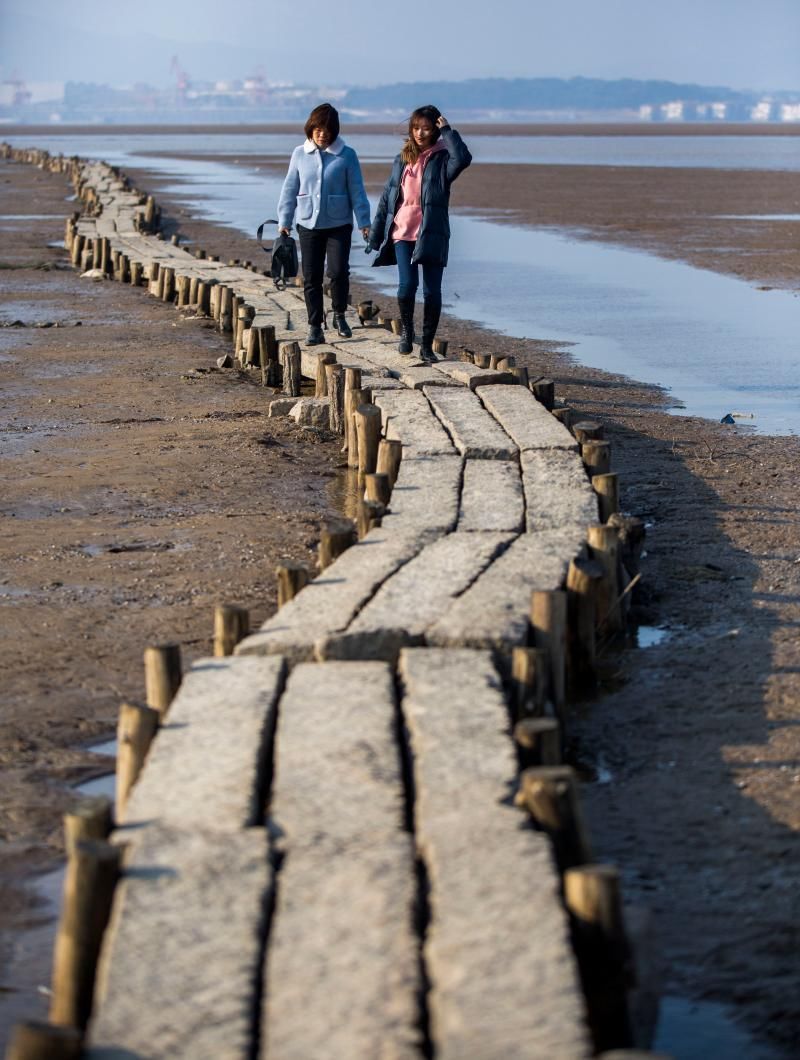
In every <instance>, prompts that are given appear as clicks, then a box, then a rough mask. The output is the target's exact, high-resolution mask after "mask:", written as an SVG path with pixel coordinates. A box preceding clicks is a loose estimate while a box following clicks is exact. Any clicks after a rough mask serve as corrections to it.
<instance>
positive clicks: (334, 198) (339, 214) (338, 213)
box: [328, 195, 352, 222]
mask: <svg viewBox="0 0 800 1060" xmlns="http://www.w3.org/2000/svg"><path fill="white" fill-rule="evenodd" d="M351 212H352V211H351V209H350V199H349V198H348V196H347V195H329V196H328V214H329V216H330V218H331V220H332V221H334V220H335V221H342V222H344V221H348V220H349V219H350V214H351Z"/></svg>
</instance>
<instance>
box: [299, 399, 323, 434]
mask: <svg viewBox="0 0 800 1060" xmlns="http://www.w3.org/2000/svg"><path fill="white" fill-rule="evenodd" d="M289 415H290V416H291V418H292V419H293V420H294V421H295V423H299V424H300V425H301V426H303V427H322V428H324V429H325V430H328V429H329V428H330V425H331V404H330V401H329V400H328V399H327V398H312V397H307V398H300V400H299V401H298V402H297V403H296V404H295V406H294V407H293V408H292V409H291V411H290V412H289Z"/></svg>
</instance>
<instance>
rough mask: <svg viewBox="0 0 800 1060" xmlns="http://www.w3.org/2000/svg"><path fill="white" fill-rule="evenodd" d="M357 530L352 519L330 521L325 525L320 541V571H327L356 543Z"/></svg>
mask: <svg viewBox="0 0 800 1060" xmlns="http://www.w3.org/2000/svg"><path fill="white" fill-rule="evenodd" d="M356 540H357V536H356V528H355V526H354V525H353V522H352V520H350V519H337V520H333V519H331V520H329V521H328V522H326V523H324V524H323V527H322V533H321V534H320V539H319V569H320V570H321V571H322V570H325V569H326V568H327V567H329V566H330V565H331V563H333V561H334V560H335V559H337V558H338V557H339V556H341V554H342V553H343V552H345V551H346V550H347V549H348V548H350V546H351V545H354V544H355V543H356Z"/></svg>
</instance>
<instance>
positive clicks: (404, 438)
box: [375, 390, 455, 457]
mask: <svg viewBox="0 0 800 1060" xmlns="http://www.w3.org/2000/svg"><path fill="white" fill-rule="evenodd" d="M375 404H376V405H377V406H378V408H379V409H380V410H381V417H382V424H383V431H384V434H385V436H386V437H387V438H398V439H399V440H400V441H401V442H402V443H403V456H404V457H405V456H407V455H409V456H430V455H434V454H437V455H438V454H448V455H454V454H455V448H454V446H453V443H452V442H451V440H450V436H449V435H448V433H447V431H446V430H445V429H444V427H443V426H442V424H441V423H440V422H439V420H438V419H437V418H436V414H435V413H434V411H433V409H432V408H431V405H430V402H429V401H428V399H427V398H426V397H425V395H424V394H423V393H422V392H421V391H419V390H396V391H394V390H393V391H390V392H386V393H380V394H378V395H377V396H376V397H375Z"/></svg>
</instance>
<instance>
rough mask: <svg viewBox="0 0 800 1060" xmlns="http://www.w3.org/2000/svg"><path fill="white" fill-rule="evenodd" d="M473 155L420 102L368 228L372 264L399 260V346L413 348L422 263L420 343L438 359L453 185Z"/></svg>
mask: <svg viewBox="0 0 800 1060" xmlns="http://www.w3.org/2000/svg"><path fill="white" fill-rule="evenodd" d="M471 161H472V155H471V154H470V153H469V151H468V150H467V147H466V144H465V143H464V141H463V140H462V139H461V137H460V136H459V135H458V133H457V132H456V131H455V129H451V128H450V126H449V125H448V123H447V119H446V118H444V117H443V116H442V114H441V113H440V112H439V111H438V110H437V108H436V107H432V106H426V107H419V108H418V109H417V110H415V111H414V113H413V114H412V115H411V117H410V119H409V122H408V139H407V140H406V142H405V144H404V145H403V150H402V151H401V152H400V154H399V155H398V156H397V158H395V160H394V165H393V166H392V172H391V175H390V176H389V179H388V180H387V182H386V186H385V187H384V189H383V194H382V195H381V201H380V203H379V204H378V209H377V212H376V214H375V219H374V221H373V224H372V228H371V230H370V235H369V241H368V243H367V248H368V249H370V250H379V251H380V252H379V254H378V256H377V258H376V259H375V261H373V263H372V264H373V265H395V264H396V265H397V268H398V272H399V283H398V288H397V304H398V307H399V309H400V319H401V321H402V323H403V333H402V337H401V339H400V345H399V346H398V349H399V350H400V352H401V353H411V352H412V350H413V343H414V338H415V336H414V299H415V296H416V293H417V287H418V286H419V266H420V265H421V266H422V292H423V297H424V308H423V316H422V348H421V350H420V354H421V356H422V357H424V358H426V359H428V360H436V356H435V354H434V352H433V339H434V336H435V335H436V328H437V327H438V325H439V316H440V314H441V311H442V273H443V272H444V268H445V266H446V265H447V252H448V247H449V244H450V220H449V216H448V208H449V204H450V185H451V184H452V183H453V181H454V180H455V179H456V177H457V176H458V175H459V173H461V172H462V170H464V169H466V168H467V166H468V165H469V164H470V162H471Z"/></svg>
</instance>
